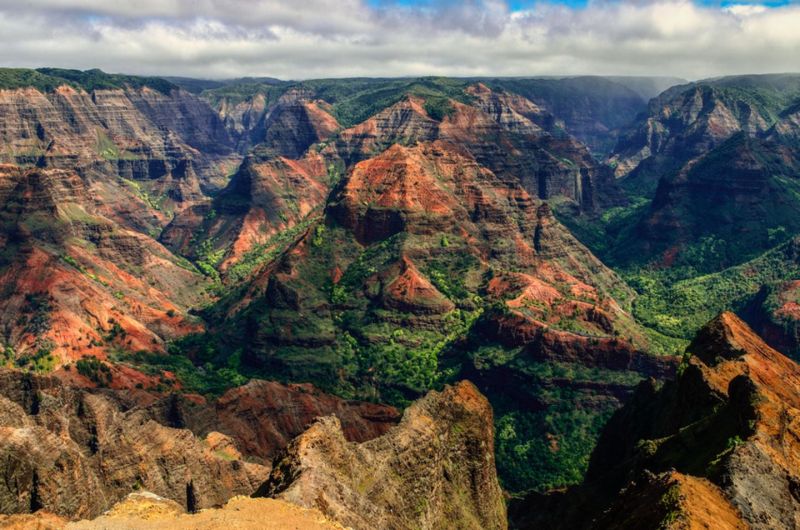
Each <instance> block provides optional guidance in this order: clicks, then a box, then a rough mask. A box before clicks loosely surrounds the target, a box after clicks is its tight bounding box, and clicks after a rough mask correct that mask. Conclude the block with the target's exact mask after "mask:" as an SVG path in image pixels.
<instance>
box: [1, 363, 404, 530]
mask: <svg viewBox="0 0 800 530" xmlns="http://www.w3.org/2000/svg"><path fill="white" fill-rule="evenodd" d="M331 414H334V415H336V416H337V417H339V418H341V422H342V424H343V425H344V426H345V432H346V433H347V434H346V435H347V438H348V439H350V440H354V441H357V442H363V441H366V440H369V439H371V438H374V437H376V436H379V435H381V434H383V433H384V432H386V431H387V430H388V429H389V428H390V427H391V426H392V425H393V424H394V423H395V422H396V421H397V418H398V413H397V411H396V410H395V409H392V408H389V407H382V406H379V405H371V404H366V403H355V402H347V401H343V400H341V399H339V398H335V397H333V396H330V395H326V394H322V393H320V392H319V391H317V390H315V389H314V388H313V387H311V386H310V385H294V386H289V387H287V386H283V385H280V384H277V383H271V382H266V381H253V382H251V383H249V384H248V385H246V386H244V387H241V388H238V389H233V390H231V391H229V392H228V393H227V394H225V395H224V396H223V397H221V398H220V399H219V400H216V401H214V402H211V403H209V402H206V401H205V400H204V399H202V398H199V396H198V397H195V398H193V399H190V398H188V397H180V396H178V395H172V396H167V397H163V398H160V397H159V396H158V395H157V394H152V393H148V392H147V391H144V390H137V389H131V390H128V391H126V392H116V391H111V390H104V391H88V390H81V389H78V388H76V387H75V386H72V385H67V384H64V383H63V382H61V381H60V380H58V379H55V378H52V377H40V376H34V375H31V374H25V373H20V372H15V371H9V370H6V371H2V372H0V438H2V442H3V443H2V458H3V461H4V462H5V465H4V466H3V474H4V477H5V479H4V481H3V484H4V486H3V487H0V507H2V512H3V513H7V514H11V513H28V512H35V511H37V510H40V509H42V510H45V511H48V512H51V513H54V514H57V515H60V516H62V517H65V518H68V519H75V518H89V517H93V516H96V515H98V514H99V513H101V512H103V511H104V510H106V509H108V508H109V507H110V506H111V505H112V504H114V503H115V502H117V501H119V500H120V499H122V498H124V497H125V496H126V495H128V494H129V493H130V492H131V491H134V490H136V489H142V488H143V489H147V490H149V491H152V492H154V493H156V494H158V495H161V496H163V497H166V498H169V499H171V500H172V501H175V502H177V503H179V504H180V505H181V506H183V507H184V509H186V510H188V511H195V510H199V509H202V508H207V507H211V506H218V505H221V504H223V503H224V502H225V501H226V500H227V499H229V498H230V497H232V496H234V495H237V494H240V495H249V494H250V493H252V492H253V491H254V490H255V489H256V488H257V487H258V485H259V484H261V483H262V482H263V481H264V480H265V479H266V477H267V475H268V473H269V470H270V461H271V459H272V457H273V456H275V454H276V453H277V452H278V450H279V449H281V448H283V447H284V446H285V445H286V444H287V443H288V442H289V440H291V438H292V437H294V436H296V435H298V434H300V433H302V432H303V431H304V430H305V429H306V427H307V426H308V425H309V424H311V423H312V422H313V420H314V419H315V418H316V417H318V416H319V415H331Z"/></svg>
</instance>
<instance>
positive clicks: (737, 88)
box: [609, 75, 800, 273]
mask: <svg viewBox="0 0 800 530" xmlns="http://www.w3.org/2000/svg"><path fill="white" fill-rule="evenodd" d="M798 95H800V77H798V76H796V75H776V76H740V77H730V78H721V79H718V80H709V81H700V82H697V83H693V84H690V85H685V86H680V87H675V88H673V89H670V90H668V91H666V92H665V93H664V94H662V95H661V96H659V97H658V98H656V99H654V100H653V101H652V102H651V104H650V111H649V114H647V115H646V116H645V117H644V118H642V120H640V121H639V123H638V125H637V126H636V127H638V128H637V129H636V130H635V132H632V133H631V134H630V135H629V136H627V137H625V138H623V139H621V140H620V143H619V145H618V148H617V154H616V155H615V157H612V163H615V164H618V165H617V173H618V176H621V177H624V178H622V179H621V185H622V186H623V187H626V188H627V189H629V190H630V191H632V192H634V193H635V194H637V195H642V196H645V197H647V198H648V199H649V198H652V202H651V203H650V204H649V205H647V206H642V207H641V208H640V209H639V210H638V211H637V212H632V213H631V216H630V218H629V221H628V223H629V224H634V225H635V229H632V230H631V229H627V228H622V229H621V230H616V229H615V230H616V231H617V232H618V234H617V235H613V234H612V238H615V239H616V240H615V241H614V242H613V243H612V244H611V247H612V252H610V254H609V257H610V259H612V260H613V261H615V262H617V263H618V264H620V265H622V266H629V265H632V264H634V265H642V264H647V263H653V264H656V265H659V266H667V267H672V266H673V265H688V266H690V267H693V268H695V269H697V270H698V271H700V272H702V273H708V272H715V271H719V270H721V269H724V268H726V267H729V266H732V265H736V264H738V263H742V262H743V261H746V260H748V259H752V258H754V257H756V256H757V255H758V254H760V253H763V252H764V251H766V250H767V249H768V248H771V247H774V246H776V245H777V244H779V243H781V242H783V241H785V240H786V239H788V237H789V236H791V235H792V234H794V233H796V232H797V230H798V226H797V222H796V218H797V215H796V214H797V208H798V206H797V204H796V200H795V198H796V196H797V193H796V190H797V186H798V180H797V173H798V168H800V162H798V144H797V141H796V136H797V131H796V128H797V120H796V116H795V113H796V106H797V104H796V101H797V97H798Z"/></svg>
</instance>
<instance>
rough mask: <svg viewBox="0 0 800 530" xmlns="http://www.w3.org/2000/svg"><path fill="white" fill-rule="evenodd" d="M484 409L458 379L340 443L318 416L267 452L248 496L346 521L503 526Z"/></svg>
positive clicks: (488, 414) (334, 425) (333, 423)
mask: <svg viewBox="0 0 800 530" xmlns="http://www.w3.org/2000/svg"><path fill="white" fill-rule="evenodd" d="M493 446H494V438H493V429H492V409H491V407H490V406H489V402H488V401H487V400H486V398H484V397H483V396H482V395H481V394H480V393H479V392H478V390H477V389H476V388H475V387H474V386H473V385H472V384H470V383H468V382H462V383H459V384H458V385H455V386H453V387H447V388H445V390H444V391H442V392H431V393H429V394H428V395H427V396H426V397H425V398H423V399H420V400H419V401H417V402H416V403H414V404H413V405H411V406H410V407H409V408H408V409H407V410H406V412H405V413H404V414H403V419H402V421H401V422H400V424H399V425H398V426H397V427H395V428H393V429H392V430H390V431H389V432H387V433H386V434H384V435H383V436H381V437H378V438H375V439H374V440H371V441H369V442H365V443H362V444H350V443H348V442H347V441H346V440H345V438H344V436H343V435H342V430H341V425H340V424H339V421H338V420H337V419H335V418H323V419H321V420H319V421H318V422H317V423H315V424H314V425H313V426H312V427H311V428H310V429H309V430H308V431H307V432H305V433H304V434H303V435H302V436H300V437H298V438H297V439H295V440H294V441H293V442H292V443H291V444H290V445H289V446H288V447H287V449H286V451H285V452H284V453H283V454H282V455H281V456H280V457H279V458H278V459H277V460H276V463H275V468H274V469H273V471H272V474H271V475H270V478H269V479H268V480H267V481H266V482H265V483H264V484H263V485H262V486H261V487H259V489H258V491H257V492H256V494H255V495H256V496H273V497H276V498H278V499H281V500H286V501H289V502H292V503H295V504H299V505H300V506H304V507H308V508H317V509H319V510H321V511H322V512H323V513H325V514H326V515H327V516H329V517H331V518H332V519H334V520H336V521H338V522H340V523H342V524H343V525H346V526H348V527H352V528H355V529H365V530H366V529H369V528H375V527H380V528H387V529H398V530H399V529H405V528H408V529H410V528H423V529H434V528H445V527H447V528H474V529H478V528H481V529H484V528H485V529H497V528H500V529H504V528H507V522H506V513H505V503H504V500H503V497H502V493H501V490H500V486H499V484H498V482H497V476H496V474H495V468H494V451H493Z"/></svg>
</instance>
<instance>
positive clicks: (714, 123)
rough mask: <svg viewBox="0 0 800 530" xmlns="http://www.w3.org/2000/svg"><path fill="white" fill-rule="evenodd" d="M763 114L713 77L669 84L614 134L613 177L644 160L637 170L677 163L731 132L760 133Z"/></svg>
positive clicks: (766, 125)
mask: <svg viewBox="0 0 800 530" xmlns="http://www.w3.org/2000/svg"><path fill="white" fill-rule="evenodd" d="M765 114H766V112H765V110H764V109H763V108H759V107H757V106H756V105H755V104H754V103H752V102H751V101H750V100H748V99H747V98H742V97H741V93H737V92H736V91H732V90H729V89H728V87H725V86H720V85H715V84H714V83H713V82H712V83H704V82H700V83H697V84H690V85H683V86H677V87H673V88H671V89H669V90H667V91H665V92H664V93H663V94H661V95H660V96H659V97H657V98H655V99H653V100H652V101H651V102H650V109H649V115H648V117H647V118H646V119H645V120H643V121H641V122H640V123H639V124H637V125H636V126H635V128H634V129H633V130H632V131H631V132H629V133H628V134H627V135H625V136H623V137H621V138H620V140H619V144H618V145H617V148H616V154H615V155H614V156H613V157H612V161H614V162H616V163H617V164H618V165H617V176H620V177H621V176H625V175H627V174H628V173H630V172H631V171H633V170H634V169H636V168H637V166H639V164H640V163H641V162H643V161H645V160H647V166H649V167H644V166H643V167H642V171H641V172H642V173H647V172H651V171H653V170H654V169H655V168H657V167H658V168H660V170H664V169H668V168H669V167H680V166H681V165H682V164H684V163H686V162H687V161H688V160H691V159H693V158H695V157H697V156H699V155H702V154H704V153H706V152H708V151H710V150H711V149H713V148H714V147H716V146H718V145H719V144H721V143H722V142H723V141H725V140H727V139H728V138H730V137H731V136H733V135H734V134H735V133H737V132H740V131H743V132H745V133H747V134H748V135H755V134H756V133H760V132H764V131H766V130H767V129H769V128H770V126H771V125H772V124H771V123H770V122H769V121H768V119H769V116H768V115H766V116H765ZM670 159H672V162H670ZM658 176H660V175H656V178H658ZM643 178H644V177H643Z"/></svg>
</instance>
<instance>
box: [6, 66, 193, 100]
mask: <svg viewBox="0 0 800 530" xmlns="http://www.w3.org/2000/svg"><path fill="white" fill-rule="evenodd" d="M63 85H67V86H71V87H73V88H76V89H83V90H86V91H88V92H91V91H92V90H108V89H119V88H126V87H130V88H144V87H147V88H152V89H153V90H157V91H158V92H161V93H163V94H169V93H170V92H172V90H174V89H175V88H177V86H176V85H174V84H172V83H170V82H169V81H166V80H164V79H161V78H158V77H138V76H132V75H121V74H107V73H105V72H103V71H101V70H97V69H94V70H86V71H80V70H65V69H61V68H38V69H36V70H29V69H26V68H2V69H0V88H2V89H14V88H27V87H32V88H35V89H37V90H40V91H42V92H53V91H54V90H55V89H57V88H58V87H60V86H63Z"/></svg>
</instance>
